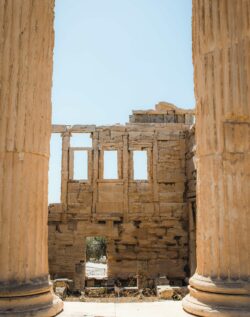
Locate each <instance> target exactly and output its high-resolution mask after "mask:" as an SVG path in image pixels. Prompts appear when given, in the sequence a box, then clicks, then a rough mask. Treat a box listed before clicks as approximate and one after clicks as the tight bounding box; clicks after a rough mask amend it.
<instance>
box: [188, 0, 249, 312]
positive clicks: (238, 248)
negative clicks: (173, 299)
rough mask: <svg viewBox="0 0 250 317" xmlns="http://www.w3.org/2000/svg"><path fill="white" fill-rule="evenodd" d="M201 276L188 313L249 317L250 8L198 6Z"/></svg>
mask: <svg viewBox="0 0 250 317" xmlns="http://www.w3.org/2000/svg"><path fill="white" fill-rule="evenodd" d="M193 63H194V80H195V95H196V103H197V109H196V111H197V114H196V141H197V209H198V216H197V270H196V274H195V275H194V276H193V277H192V278H191V280H190V285H191V288H190V296H188V297H187V298H186V299H185V300H184V308H185V309H186V310H187V311H189V312H191V313H194V314H197V315H199V316H235V317H236V316H237V317H240V316H250V247H249V246H250V1H249V0H237V1H234V0H193Z"/></svg>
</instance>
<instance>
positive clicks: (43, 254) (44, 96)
mask: <svg viewBox="0 0 250 317" xmlns="http://www.w3.org/2000/svg"><path fill="white" fill-rule="evenodd" d="M53 9H54V1H53V0H43V1H40V0H34V1H29V0H22V1H8V0H6V1H5V0H1V1H0V74H1V75H0V87H1V88H0V315H1V316H3V315H4V316H5V315H6V314H7V315H9V316H10V315H11V316H31V315H32V316H34V314H36V316H54V315H55V314H57V313H58V312H59V311H60V310H61V309H62V304H61V303H60V302H58V301H57V300H55V298H54V295H53V293H52V290H51V286H50V283H49V278H48V244H47V243H48V230H47V219H48V217H47V203H48V199H47V185H48V159H49V140H50V131H51V84H52V53H53V41H54V32H53V20H54V12H53ZM53 301H54V304H53ZM55 301H57V302H56V303H55Z"/></svg>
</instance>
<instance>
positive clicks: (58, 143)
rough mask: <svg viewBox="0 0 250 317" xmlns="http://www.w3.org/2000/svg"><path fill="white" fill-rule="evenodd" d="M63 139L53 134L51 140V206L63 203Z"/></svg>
mask: <svg viewBox="0 0 250 317" xmlns="http://www.w3.org/2000/svg"><path fill="white" fill-rule="evenodd" d="M61 161H62V138H61V135H60V134H59V133H53V134H52V135H51V140H50V159H49V204H52V203H60V202H61Z"/></svg>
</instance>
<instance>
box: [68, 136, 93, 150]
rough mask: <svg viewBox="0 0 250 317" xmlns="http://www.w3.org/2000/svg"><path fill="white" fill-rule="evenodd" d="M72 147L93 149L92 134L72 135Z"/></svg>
mask: <svg viewBox="0 0 250 317" xmlns="http://www.w3.org/2000/svg"><path fill="white" fill-rule="evenodd" d="M70 147H92V138H91V133H72V135H71V138H70Z"/></svg>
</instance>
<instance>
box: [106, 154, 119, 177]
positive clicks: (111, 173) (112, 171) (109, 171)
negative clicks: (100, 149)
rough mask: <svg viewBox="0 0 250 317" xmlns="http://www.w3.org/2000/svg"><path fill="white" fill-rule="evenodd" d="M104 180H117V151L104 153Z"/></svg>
mask: <svg viewBox="0 0 250 317" xmlns="http://www.w3.org/2000/svg"><path fill="white" fill-rule="evenodd" d="M103 159H104V171H103V178H104V179H118V159H117V151H104V158H103Z"/></svg>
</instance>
